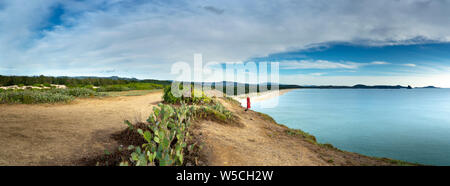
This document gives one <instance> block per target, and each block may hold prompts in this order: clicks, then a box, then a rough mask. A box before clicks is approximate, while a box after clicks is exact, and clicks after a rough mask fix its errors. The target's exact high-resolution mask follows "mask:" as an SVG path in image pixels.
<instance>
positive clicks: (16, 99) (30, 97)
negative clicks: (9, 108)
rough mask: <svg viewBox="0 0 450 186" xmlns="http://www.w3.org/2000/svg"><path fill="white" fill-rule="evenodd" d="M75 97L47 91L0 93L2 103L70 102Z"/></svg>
mask: <svg viewBox="0 0 450 186" xmlns="http://www.w3.org/2000/svg"><path fill="white" fill-rule="evenodd" d="M73 99H75V97H73V96H70V95H64V94H61V93H51V92H47V91H34V90H24V91H5V92H2V93H0V103H24V104H36V103H57V102H70V101H72V100H73Z"/></svg>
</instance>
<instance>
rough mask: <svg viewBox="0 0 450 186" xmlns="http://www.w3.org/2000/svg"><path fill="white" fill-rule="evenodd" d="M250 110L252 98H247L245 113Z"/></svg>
mask: <svg viewBox="0 0 450 186" xmlns="http://www.w3.org/2000/svg"><path fill="white" fill-rule="evenodd" d="M248 109H250V97H248V96H247V109H245V111H247V110H248Z"/></svg>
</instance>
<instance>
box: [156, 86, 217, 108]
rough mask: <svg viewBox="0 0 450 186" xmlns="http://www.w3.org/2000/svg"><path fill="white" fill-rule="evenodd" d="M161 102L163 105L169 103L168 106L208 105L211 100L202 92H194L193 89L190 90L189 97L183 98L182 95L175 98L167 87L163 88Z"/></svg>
mask: <svg viewBox="0 0 450 186" xmlns="http://www.w3.org/2000/svg"><path fill="white" fill-rule="evenodd" d="M163 100H164V102H165V103H170V104H180V103H187V104H209V103H212V100H211V98H209V97H207V96H206V95H205V93H204V92H203V91H201V90H196V89H194V88H193V87H192V88H191V94H190V97H185V96H184V95H181V96H180V97H175V96H174V95H173V94H172V87H170V86H168V87H166V88H164V95H163Z"/></svg>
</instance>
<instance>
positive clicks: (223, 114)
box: [195, 103, 234, 123]
mask: <svg viewBox="0 0 450 186" xmlns="http://www.w3.org/2000/svg"><path fill="white" fill-rule="evenodd" d="M195 114H196V117H197V118H199V119H209V120H214V121H219V122H222V123H229V122H231V121H233V120H234V116H233V113H232V112H231V111H229V110H227V109H226V108H225V107H224V106H223V105H222V104H220V103H215V104H212V105H203V106H200V107H198V108H196V113H195Z"/></svg>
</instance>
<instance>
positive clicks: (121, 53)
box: [0, 0, 450, 79]
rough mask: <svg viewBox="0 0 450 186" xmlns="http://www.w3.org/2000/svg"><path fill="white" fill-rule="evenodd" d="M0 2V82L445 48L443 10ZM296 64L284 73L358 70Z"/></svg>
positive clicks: (447, 30)
mask: <svg viewBox="0 0 450 186" xmlns="http://www.w3.org/2000/svg"><path fill="white" fill-rule="evenodd" d="M0 2H1V3H0V74H24V75H38V74H46V75H121V76H128V77H131V76H133V77H138V78H158V79H172V78H173V76H172V75H170V74H169V72H170V65H171V64H172V63H175V62H177V61H186V62H192V61H193V54H194V53H202V54H203V58H204V61H218V62H223V61H243V60H246V59H250V58H253V57H260V56H267V55H269V54H272V53H278V52H286V51H290V50H298V49H302V48H306V47H309V46H311V45H313V44H315V43H324V42H332V41H345V42H364V43H365V44H367V45H371V44H373V45H392V44H399V43H402V42H403V41H416V42H421V41H422V40H420V39H419V40H418V39H417V38H425V39H424V40H426V41H428V40H433V41H437V42H447V41H450V24H448V21H449V20H448V18H449V17H450V3H449V1H428V0H408V1H391V0H379V1H372V0H370V1H368V0H366V1H365V0H361V1H353V0H347V1H345V0H344V1H322V0H305V1H294V0H292V1H290V0H282V1H261V0H249V1H240V0H229V1H204V0H190V1H170V0H169V1H141V0H135V1H125V0H89V1H79V0H77V1H75V0H43V1H39V2H37V1H28V0H4V1H0ZM58 9H59V10H62V11H59V13H58V12H57V11H56V10H58ZM415 38H416V39H415ZM414 39H415V40H414ZM297 63H298V64H291V66H289V64H288V67H287V68H306V67H308V68H310V67H314V68H343V69H355V68H358V67H359V65H360V64H357V63H352V62H345V63H340V62H330V61H315V62H314V63H313V62H311V61H300V62H297ZM381 63H382V62H373V64H366V65H382V64H381ZM405 65H406V64H405ZM409 66H412V65H409ZM111 69H114V70H111Z"/></svg>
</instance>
